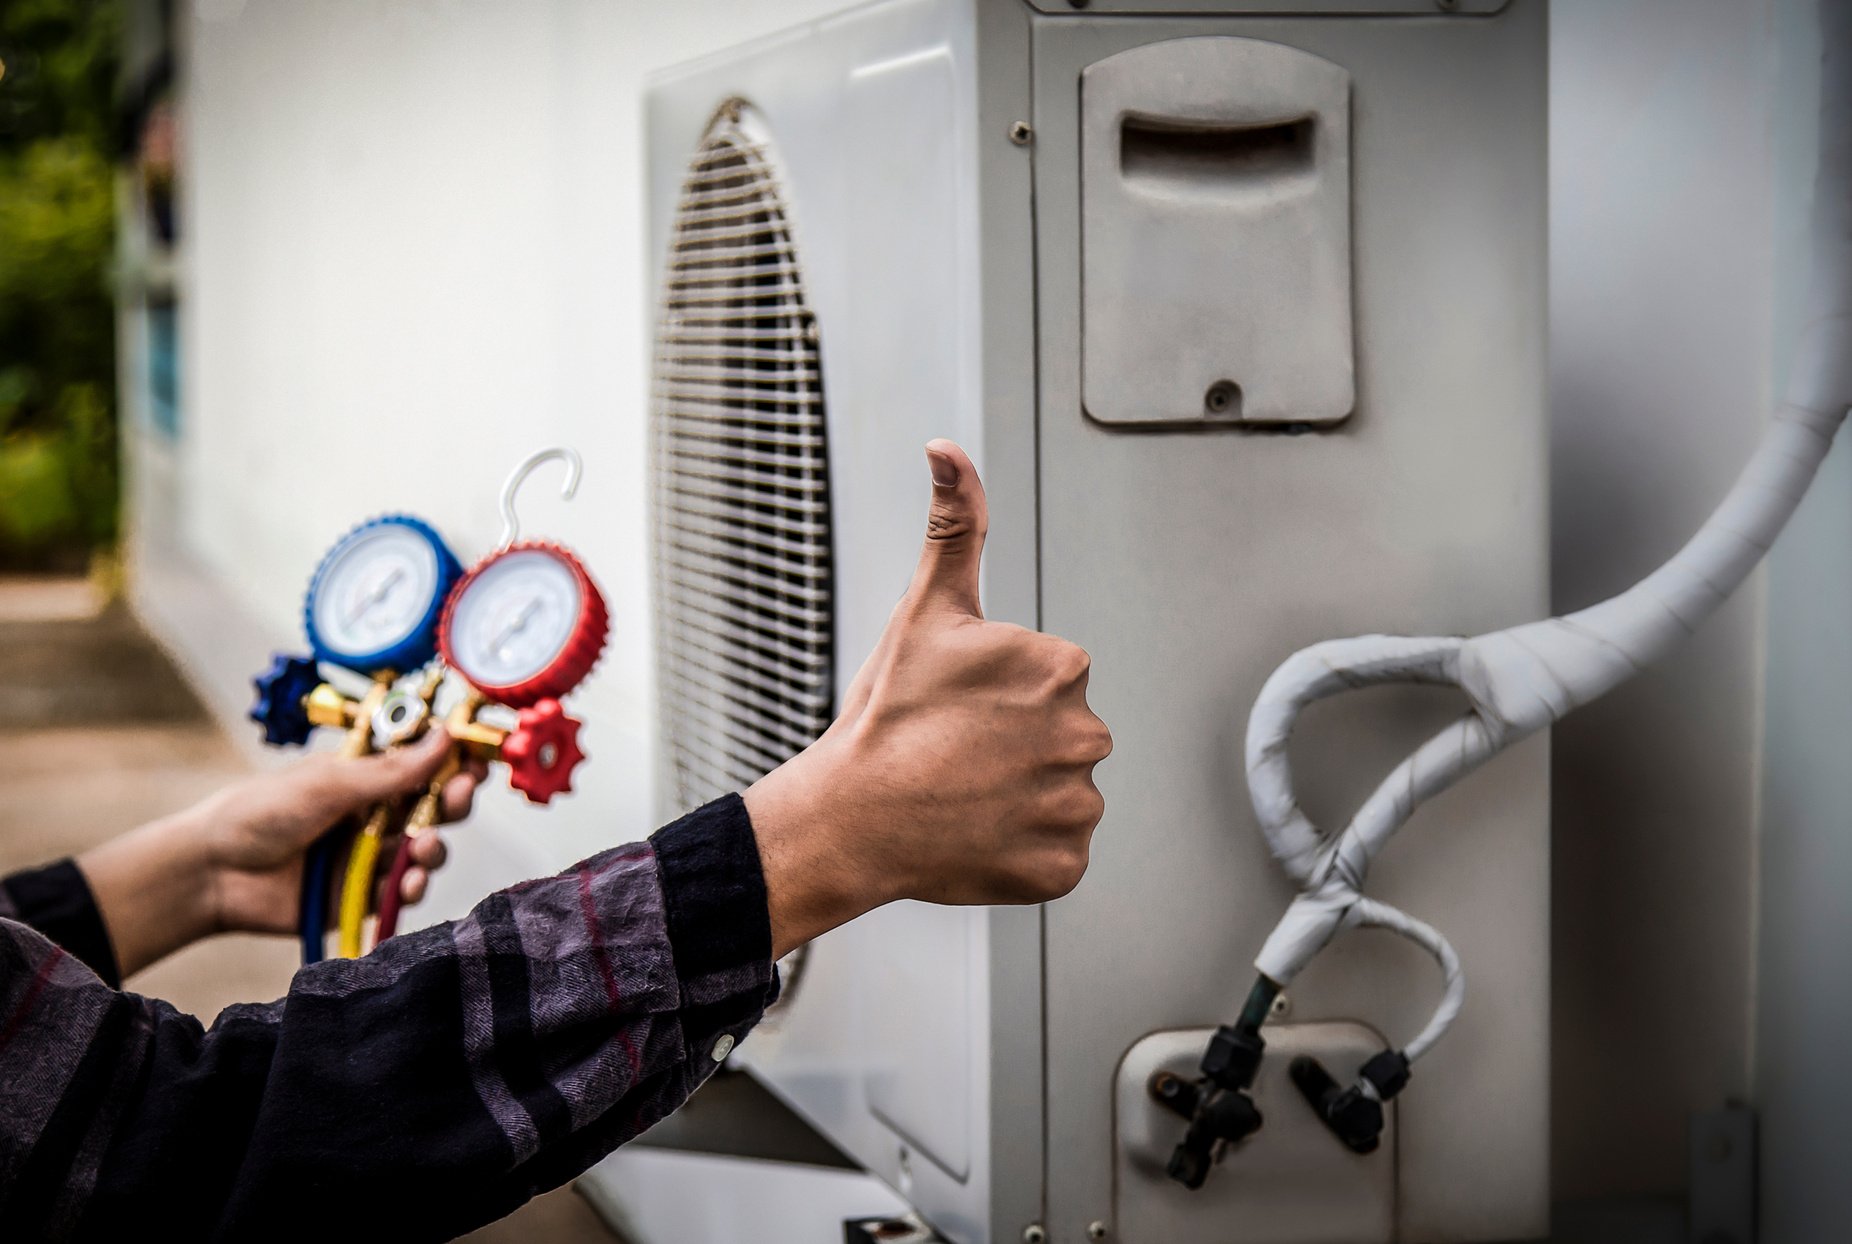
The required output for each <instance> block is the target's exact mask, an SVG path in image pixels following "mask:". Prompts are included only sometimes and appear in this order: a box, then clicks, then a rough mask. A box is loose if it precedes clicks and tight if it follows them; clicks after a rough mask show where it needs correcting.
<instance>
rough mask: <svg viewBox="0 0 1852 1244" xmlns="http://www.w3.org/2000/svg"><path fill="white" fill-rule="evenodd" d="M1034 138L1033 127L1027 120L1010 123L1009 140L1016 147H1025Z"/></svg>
mask: <svg viewBox="0 0 1852 1244" xmlns="http://www.w3.org/2000/svg"><path fill="white" fill-rule="evenodd" d="M1034 138H1035V127H1034V126H1032V125H1030V124H1029V123H1028V122H1027V121H1015V122H1012V123H1011V124H1010V141H1011V142H1013V143H1015V144H1016V145H1017V146H1018V147H1027V146H1028V145H1029V144H1030V142H1031V141H1033V140H1034Z"/></svg>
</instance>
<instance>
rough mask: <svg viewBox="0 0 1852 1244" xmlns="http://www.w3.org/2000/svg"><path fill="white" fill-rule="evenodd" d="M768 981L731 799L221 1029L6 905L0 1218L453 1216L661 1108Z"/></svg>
mask: <svg viewBox="0 0 1852 1244" xmlns="http://www.w3.org/2000/svg"><path fill="white" fill-rule="evenodd" d="M776 991H777V981H776V975H775V973H774V972H773V969H772V964H771V931H770V926H769V921H768V918H767V911H766V901H765V883H764V878H763V875H762V873H761V871H760V867H759V857H758V849H757V846H756V843H755V841H754V839H753V835H752V827H751V823H750V821H749V820H748V818H747V815H746V810H745V805H744V804H743V803H742V802H741V801H740V799H739V797H738V796H729V797H727V798H725V799H722V800H719V801H717V802H715V803H713V804H710V805H708V806H707V807H705V808H702V809H700V810H698V811H696V812H693V813H690V814H689V815H688V816H686V817H684V818H682V819H681V820H680V821H677V822H676V823H674V824H673V825H670V826H668V827H667V828H665V829H663V830H661V831H660V832H658V833H657V834H656V835H655V836H654V837H653V838H652V839H651V840H650V841H649V842H648V843H645V844H637V845H633V846H628V847H620V848H617V849H615V850H612V851H607V852H605V853H603V854H601V855H597V856H594V857H592V858H591V859H589V860H586V861H585V862H583V863H582V864H579V865H578V866H576V867H575V868H572V869H569V870H567V871H566V872H563V873H560V874H559V875H557V876H554V877H549V878H546V879H544V880H540V881H534V882H528V883H526V884H524V885H519V886H515V887H513V888H511V889H508V890H504V891H501V892H500V893H497V894H494V895H491V896H490V897H489V898H487V899H485V900H484V901H483V902H482V903H481V904H479V905H478V906H477V907H476V909H475V910H474V911H472V912H471V913H470V914H469V915H468V916H466V917H465V918H463V919H461V920H458V921H456V922H454V923H451V924H445V925H438V926H435V927H433V928H429V929H424V930H421V931H419V932H417V933H411V934H406V935H403V936H401V937H397V938H394V939H393V940H391V941H389V942H387V943H386V944H385V945H383V946H381V947H380V948H379V949H378V950H376V951H374V952H373V953H372V954H370V955H368V956H366V957H365V958H363V959H357V960H334V961H329V962H326V963H320V964H316V965H314V966H312V967H307V968H304V969H302V970H301V971H300V972H298V973H297V974H296V977H295V979H294V981H293V982H292V984H291V987H290V991H289V994H288V996H287V997H285V998H283V999H281V1000H279V1001H276V1002H272V1003H267V1004H264V1005H250V1006H234V1007H230V1008H228V1009H227V1010H226V1011H225V1012H224V1013H223V1014H221V1015H220V1016H219V1018H218V1020H217V1021H216V1022H215V1023H214V1024H213V1025H212V1027H211V1028H210V1029H202V1028H201V1026H200V1024H199V1023H198V1022H197V1021H196V1020H194V1019H192V1018H191V1017H190V1016H186V1015H182V1014H179V1013H178V1012H176V1011H175V1010H174V1009H173V1008H172V1007H170V1006H168V1005H167V1004H165V1003H162V1002H159V1001H156V1000H154V999H149V998H143V997H139V996H137V995H134V994H127V993H120V992H117V991H115V990H113V989H110V988H109V987H108V986H106V985H104V984H103V983H102V982H101V981H100V980H98V978H97V977H96V975H95V974H94V973H93V972H91V971H90V969H89V968H87V967H85V966H84V965H83V964H82V963H80V962H78V961H77V960H75V959H74V958H73V957H72V956H71V955H70V954H69V953H67V952H66V951H64V950H61V949H60V948H59V947H58V946H56V945H55V944H53V943H52V942H50V941H48V940H47V939H46V938H44V937H43V936H41V935H39V934H37V933H34V932H32V931H31V930H29V929H27V928H26V927H24V926H23V925H21V924H19V923H16V922H11V921H4V920H0V1068H4V1069H5V1073H4V1075H0V1224H4V1225H5V1227H6V1228H7V1231H6V1232H5V1233H4V1234H6V1235H7V1236H9V1237H11V1236H12V1235H14V1234H15V1232H17V1234H18V1236H19V1238H30V1239H117V1238H126V1237H128V1236H130V1235H131V1233H133V1234H137V1235H139V1234H141V1233H142V1232H143V1231H145V1229H146V1227H147V1226H148V1225H149V1224H151V1223H156V1224H159V1225H160V1227H161V1228H162V1232H163V1234H167V1235H171V1236H172V1237H173V1238H184V1239H251V1238H267V1239H278V1240H291V1239H298V1238H301V1239H308V1238H317V1239H325V1238H329V1236H330V1233H333V1232H340V1233H342V1234H343V1235H347V1236H352V1235H355V1234H358V1235H360V1236H362V1237H365V1238H382V1237H385V1236H386V1235H387V1234H388V1233H390V1234H391V1235H393V1236H395V1237H397V1238H400V1239H405V1240H441V1239H451V1238H454V1237H455V1236H457V1235H459V1234H462V1233H463V1232H466V1231H468V1230H470V1229H472V1228H474V1227H477V1226H480V1225H481V1224H483V1223H486V1222H490V1221H492V1220H494V1219H496V1218H499V1217H501V1216H502V1215H504V1214H506V1213H508V1212H509V1211H510V1210H512V1209H514V1208H515V1207H516V1206H518V1205H520V1204H521V1203H522V1202H524V1201H526V1200H527V1199H529V1198H530V1197H532V1196H534V1195H536V1194H537V1193H539V1192H542V1191H545V1190H546V1189H549V1188H553V1187H557V1186H559V1185H560V1184H562V1183H564V1182H566V1181H567V1180H569V1179H571V1178H573V1177H574V1176H576V1175H577V1174H579V1173H580V1172H581V1171H583V1170H584V1169H585V1168H586V1167H588V1166H590V1165H591V1164H592V1163H593V1162H596V1161H597V1160H598V1159H599V1158H601V1157H603V1156H604V1155H605V1154H606V1153H608V1152H610V1151H611V1150H612V1149H615V1148H616V1147H617V1146H619V1145H621V1144H623V1143H624V1142H625V1141H626V1140H629V1139H630V1138H631V1137H633V1136H635V1135H637V1134H638V1133H639V1132H641V1131H643V1130H644V1129H645V1128H647V1127H649V1126H650V1125H651V1124H653V1123H655V1122H656V1121H657V1120H658V1119H660V1118H662V1117H663V1116H664V1115H666V1114H668V1113H669V1112H670V1111H672V1110H674V1109H675V1108H676V1107H677V1106H678V1105H680V1104H681V1102H682V1101H683V1100H685V1099H686V1098H687V1096H688V1095H689V1094H690V1093H691V1092H693V1091H694V1089H695V1088H696V1087H697V1086H698V1085H699V1084H700V1083H701V1082H702V1081H703V1080H704V1079H705V1078H706V1077H707V1076H708V1075H709V1074H710V1073H711V1072H712V1071H713V1070H714V1068H715V1066H716V1065H717V1058H716V1055H720V1056H724V1053H725V1050H726V1049H727V1048H730V1046H731V1045H732V1044H733V1043H734V1042H737V1041H738V1040H740V1039H741V1038H743V1037H744V1036H745V1035H746V1033H747V1032H748V1031H749V1030H750V1029H751V1028H752V1027H753V1025H754V1024H755V1023H756V1022H757V1021H758V1019H759V1017H760V1015H761V1014H762V1013H763V1011H764V1008H765V1007H766V1006H767V1005H769V1003H770V1002H771V1001H772V999H773V998H774V996H775V994H776ZM723 1038H730V1039H723Z"/></svg>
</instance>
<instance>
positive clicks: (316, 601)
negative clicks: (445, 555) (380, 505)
mask: <svg viewBox="0 0 1852 1244" xmlns="http://www.w3.org/2000/svg"><path fill="white" fill-rule="evenodd" d="M445 579H446V576H445V575H444V573H443V566H442V562H441V561H440V558H439V555H438V550H437V549H436V548H435V547H434V546H433V544H432V542H431V540H430V539H429V538H428V537H427V536H426V535H425V534H424V533H423V532H422V531H420V530H418V529H417V528H415V527H412V526H409V525H406V524H403V523H395V522H382V523H378V524H375V525H373V526H369V527H363V528H361V529H360V530H359V531H357V532H355V533H354V534H353V535H351V536H349V537H348V538H347V539H346V540H344V541H342V542H341V543H340V544H338V545H336V546H335V548H334V550H333V551H332V552H331V553H329V555H328V558H327V560H326V561H324V562H323V563H322V569H321V572H320V574H319V575H318V576H317V577H316V583H315V589H314V593H313V597H312V599H311V600H310V601H309V619H310V622H311V626H312V634H313V637H314V639H315V641H316V644H317V646H318V648H319V649H320V650H321V651H322V653H323V654H324V655H326V656H327V657H329V658H331V659H333V660H336V661H343V663H346V661H352V660H357V659H360V658H364V657H367V656H370V655H373V654H379V653H385V652H388V651H390V650H391V649H394V648H396V647H398V646H400V645H403V644H406V643H407V642H408V641H412V640H416V639H419V638H420V635H419V632H420V631H421V630H428V629H430V628H431V626H432V622H433V619H434V618H435V616H436V613H437V609H438V606H439V605H440V604H441V603H442V602H441V601H440V600H439V599H438V597H439V595H440V593H442V592H443V591H444V589H445V588H446V587H447V586H448V585H447V583H446V582H445ZM344 658H345V659H346V661H344V660H343V659H344Z"/></svg>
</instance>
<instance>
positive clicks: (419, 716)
mask: <svg viewBox="0 0 1852 1244" xmlns="http://www.w3.org/2000/svg"><path fill="white" fill-rule="evenodd" d="M556 458H557V459H560V460H562V461H564V462H565V463H566V464H567V468H568V476H567V480H566V486H565V488H564V489H563V495H565V496H566V497H571V496H572V495H573V493H574V491H576V489H577V487H578V481H579V476H580V473H581V465H580V461H579V457H578V455H577V454H575V453H573V452H572V451H571V450H568V449H548V450H542V451H541V452H539V453H536V454H534V455H532V456H530V457H529V458H528V459H527V460H526V461H524V462H522V463H521V465H520V466H518V467H517V468H516V469H515V470H514V472H513V473H512V474H511V475H510V476H509V478H508V481H507V483H506V484H504V486H503V488H502V494H501V508H502V517H503V521H504V527H503V534H502V544H501V547H500V548H498V549H497V550H496V552H494V553H491V554H490V555H489V556H488V557H486V558H484V559H483V560H482V561H481V562H479V563H478V564H477V565H476V566H475V567H474V568H473V569H472V570H471V571H470V572H469V573H468V574H467V575H463V574H462V571H461V567H460V565H459V563H458V561H457V559H456V557H455V556H454V555H453V554H452V553H451V552H450V550H449V549H448V547H446V546H445V545H444V543H443V540H442V539H441V537H439V536H438V535H437V533H436V532H435V531H434V530H433V529H432V528H431V527H430V526H429V525H428V524H426V523H423V522H422V521H420V520H418V519H415V518H411V517H409V516H406V515H389V516H387V517H384V518H379V519H374V520H372V521H371V522H369V523H364V524H362V525H361V526H360V527H357V528H355V529H354V530H353V531H351V532H349V533H348V534H347V535H346V536H344V537H343V538H342V539H341V540H340V541H338V542H337V543H336V544H335V546H334V547H333V548H332V549H330V550H329V552H328V554H327V555H326V556H325V557H323V559H322V562H321V565H320V567H319V568H318V569H317V570H316V573H315V577H314V579H313V580H312V582H311V584H310V587H309V593H308V599H307V602H306V604H305V607H304V615H305V622H306V629H307V631H308V636H309V641H310V645H311V647H312V649H313V651H314V657H313V658H303V657H294V656H288V655H284V654H278V655H277V656H276V657H275V658H274V659H273V661H272V664H271V667H270V669H269V670H268V671H266V672H265V673H264V674H263V675H260V676H259V677H258V679H257V680H256V685H257V691H258V699H257V704H256V706H255V707H254V708H253V709H252V711H251V717H252V719H253V720H255V721H257V722H258V723H259V724H260V725H262V726H263V727H264V737H265V741H267V742H269V743H272V744H276V745H288V744H300V743H303V742H306V741H307V739H308V737H309V734H310V733H311V731H312V730H313V729H314V728H315V727H316V726H328V727H339V728H343V729H345V730H346V732H347V734H346V738H345V740H344V742H343V744H342V749H341V750H342V754H343V755H347V756H361V755H366V754H367V753H369V752H371V751H373V750H376V749H377V750H385V749H388V748H392V747H397V746H402V745H404V744H406V743H409V742H412V741H413V740H415V739H417V738H419V737H422V736H423V734H424V733H425V731H426V730H427V729H428V728H429V723H430V722H431V720H432V710H433V706H434V703H435V700H436V696H437V693H438V689H439V687H440V686H441V684H442V682H443V673H444V666H445V665H446V664H448V665H449V666H450V667H451V668H454V669H456V670H457V672H458V673H460V674H461V675H462V676H463V678H464V679H465V680H466V681H467V683H468V687H467V689H466V690H465V693H464V695H463V698H462V699H461V700H460V701H459V702H458V703H457V704H456V705H455V707H454V708H453V709H452V710H451V711H450V713H449V714H448V715H447V716H446V719H445V722H444V726H445V729H446V730H447V731H448V732H449V733H450V735H451V737H452V738H453V740H454V748H453V751H452V754H451V756H450V757H449V758H447V759H446V761H445V762H444V765H443V767H442V768H441V769H440V770H439V772H438V774H437V775H436V777H435V779H434V780H433V781H432V783H431V785H430V788H429V789H428V790H427V791H426V792H425V793H424V794H423V795H422V796H421V797H420V798H419V800H418V801H417V803H416V804H415V805H414V806H413V807H412V809H411V812H410V814H409V816H408V818H407V820H406V823H405V826H404V835H403V837H402V838H401V841H400V843H399V847H398V851H397V853H396V855H395V856H394V859H393V863H392V868H391V870H390V872H389V874H388V876H387V879H386V885H385V890H384V893H383V894H382V896H381V902H380V909H379V919H378V923H377V924H376V926H375V940H376V943H377V942H378V941H384V940H385V939H386V938H388V937H390V936H392V935H393V933H394V931H395V930H396V927H397V920H398V914H399V908H400V905H401V899H402V896H401V894H400V887H401V885H402V882H403V878H404V874H405V871H406V870H407V868H408V867H409V866H410V862H411V845H412V842H413V840H414V839H415V838H416V837H417V836H419V835H421V834H423V833H424V832H426V831H428V830H429V829H431V828H433V827H434V826H435V825H436V824H437V823H438V821H439V820H440V819H441V815H442V792H443V787H444V785H445V784H446V783H447V782H448V781H449V780H450V779H451V778H453V777H454V776H455V775H456V774H457V773H458V772H459V771H460V770H461V769H462V767H463V761H464V756H465V754H466V753H467V754H472V755H474V756H476V757H478V758H480V759H482V760H484V761H493V760H500V761H502V762H504V763H506V764H507V765H508V766H509V779H508V780H509V785H510V786H512V787H514V788H515V789H516V790H519V791H521V792H522V793H523V794H524V795H526V796H527V798H528V799H529V800H530V801H532V802H535V803H543V804H544V803H547V802H548V801H549V800H551V799H552V797H553V796H554V795H556V794H559V793H561V792H564V791H569V790H571V775H572V771H573V769H574V768H575V767H576V766H577V765H578V763H579V762H580V761H581V760H583V759H584V753H583V752H582V751H580V749H579V747H578V732H579V728H580V723H579V722H577V721H575V720H574V719H572V718H571V717H568V716H567V715H566V714H565V712H564V711H563V710H562V709H561V708H560V705H559V702H558V701H559V697H561V696H563V695H565V694H566V693H567V692H569V691H571V690H572V689H573V688H574V687H576V686H577V685H578V684H579V683H580V682H581V681H583V679H584V678H585V676H586V675H587V674H588V673H590V671H591V668H592V666H593V665H594V664H595V663H596V662H597V659H598V656H599V654H600V653H601V652H602V651H603V648H604V642H605V636H606V632H607V629H608V620H607V612H606V609H605V603H604V598H603V596H602V595H601V594H600V593H599V591H598V587H597V585H596V584H595V583H594V582H593V581H592V578H591V576H590V575H589V574H588V573H587V572H586V570H585V567H584V565H583V564H582V563H581V562H580V561H579V559H578V558H577V557H575V556H574V555H573V554H572V553H570V552H569V551H567V550H566V549H564V548H562V547H560V546H558V545H554V544H549V543H545V542H541V541H524V542H521V543H518V544H517V543H515V540H516V537H517V536H518V534H519V530H518V521H517V519H516V517H515V513H514V496H515V493H516V492H517V491H518V490H519V488H520V485H521V483H522V481H523V480H525V479H526V477H527V476H528V475H529V474H530V473H531V472H532V471H533V470H534V469H535V468H536V467H537V466H539V465H541V464H542V463H544V462H547V461H549V460H552V459H556ZM440 646H441V648H442V651H443V658H444V659H443V661H442V662H436V663H434V657H435V655H436V653H437V651H438V649H439V647H440ZM318 662H328V663H330V664H334V665H339V666H342V667H344V668H346V669H350V670H353V671H356V672H358V673H361V674H365V675H367V676H368V677H370V678H371V679H372V680H373V684H372V686H371V688H370V689H369V690H368V691H367V693H366V694H365V696H363V697H362V698H360V699H354V698H351V697H349V696H346V695H344V694H342V693H341V692H340V691H339V690H338V689H337V688H335V687H334V686H333V685H332V684H330V683H328V682H325V681H324V680H323V679H322V677H321V673H320V669H319V667H318ZM426 666H429V667H430V668H429V669H428V670H427V671H426V674H425V677H424V678H423V679H422V680H421V681H420V683H419V684H418V685H417V686H416V688H415V689H414V688H408V687H395V683H396V682H397V680H398V678H399V676H400V675H401V674H407V673H411V672H414V671H416V670H418V669H420V668H422V667H426ZM491 705H501V706H504V707H506V708H510V709H514V710H515V711H516V717H515V720H514V723H513V725H512V726H507V727H504V726H498V725H495V724H492V723H490V722H485V721H483V720H481V718H480V714H481V712H482V710H483V709H485V708H487V707H490V706H491ZM397 810H398V809H396V808H394V807H392V806H390V805H382V806H380V807H377V808H374V809H372V810H371V811H370V813H369V815H368V817H367V819H366V821H365V823H364V825H363V827H362V828H361V830H360V833H359V834H358V836H357V837H356V838H355V840H354V844H353V846H352V848H351V850H350V851H349V853H348V867H347V873H346V879H345V883H344V884H343V886H342V891H341V904H340V948H341V954H342V955H343V956H346V957H350V958H351V957H354V956H357V955H359V954H360V953H361V950H362V943H363V935H364V928H365V919H366V912H367V907H368V899H369V898H370V896H371V892H372V882H373V878H374V874H375V871H376V869H377V864H378V856H379V851H380V848H381V844H382V843H383V841H384V839H385V838H386V837H387V835H388V834H389V833H390V831H391V828H392V820H393V816H394V813H395V812H396V811H397ZM343 832H348V831H346V830H343V829H337V830H335V831H333V832H331V833H330V834H329V835H327V836H326V837H324V838H323V839H322V840H321V841H320V842H318V843H316V844H315V846H314V847H313V848H311V850H310V852H309V856H308V858H307V859H306V860H305V862H304V879H303V891H302V945H303V961H304V962H305V963H313V962H315V961H317V960H319V959H320V958H321V957H322V951H323V934H324V931H325V928H326V921H327V904H328V898H329V892H330V890H331V888H332V886H331V882H332V873H333V868H334V859H335V855H336V854H337V850H336V848H337V844H338V840H339V837H340V835H341V834H342V833H343Z"/></svg>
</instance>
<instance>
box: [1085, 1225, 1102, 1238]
mask: <svg viewBox="0 0 1852 1244" xmlns="http://www.w3.org/2000/svg"><path fill="white" fill-rule="evenodd" d="M1087 1238H1088V1239H1089V1240H1103V1239H1105V1238H1106V1224H1105V1223H1103V1222H1090V1223H1088V1224H1087Z"/></svg>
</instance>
